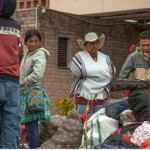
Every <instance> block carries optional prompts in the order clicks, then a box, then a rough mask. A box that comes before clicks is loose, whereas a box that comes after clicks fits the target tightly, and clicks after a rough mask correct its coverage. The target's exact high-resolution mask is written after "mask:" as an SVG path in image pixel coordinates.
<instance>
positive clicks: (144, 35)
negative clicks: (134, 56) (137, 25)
mask: <svg viewBox="0 0 150 150" xmlns="http://www.w3.org/2000/svg"><path fill="white" fill-rule="evenodd" d="M144 39H150V31H143V32H141V33H140V38H139V40H140V41H141V40H144Z"/></svg>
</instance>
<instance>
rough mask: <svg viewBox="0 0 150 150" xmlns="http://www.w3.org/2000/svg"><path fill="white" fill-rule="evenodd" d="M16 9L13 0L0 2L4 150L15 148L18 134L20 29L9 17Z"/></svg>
mask: <svg viewBox="0 0 150 150" xmlns="http://www.w3.org/2000/svg"><path fill="white" fill-rule="evenodd" d="M15 9H16V0H0V54H1V55H0V116H1V133H0V136H1V140H0V146H1V148H3V149H10V148H11V149H15V148H17V137H18V135H19V132H20V116H19V113H20V108H21V90H20V86H19V76H20V74H19V57H18V55H19V54H18V45H19V42H20V30H21V26H20V25H19V23H18V22H17V21H15V20H14V19H12V18H10V17H11V16H12V15H13V13H14V11H15Z"/></svg>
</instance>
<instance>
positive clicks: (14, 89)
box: [0, 79, 21, 149]
mask: <svg viewBox="0 0 150 150" xmlns="http://www.w3.org/2000/svg"><path fill="white" fill-rule="evenodd" d="M20 109H21V90H20V86H19V83H17V82H13V81H9V80H1V79H0V117H1V132H0V137H1V139H0V146H1V147H0V148H2V149H16V148H17V138H18V136H19V134H20V132H21V127H20Z"/></svg>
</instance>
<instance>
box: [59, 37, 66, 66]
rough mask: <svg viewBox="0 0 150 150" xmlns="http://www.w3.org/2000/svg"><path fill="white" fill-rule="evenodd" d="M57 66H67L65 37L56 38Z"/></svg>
mask: <svg viewBox="0 0 150 150" xmlns="http://www.w3.org/2000/svg"><path fill="white" fill-rule="evenodd" d="M58 66H59V67H67V39H66V38H58Z"/></svg>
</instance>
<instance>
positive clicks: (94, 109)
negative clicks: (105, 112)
mask: <svg viewBox="0 0 150 150" xmlns="http://www.w3.org/2000/svg"><path fill="white" fill-rule="evenodd" d="M86 106H87V105H81V104H78V105H77V110H78V112H79V114H80V115H82V114H83V113H86ZM102 107H103V105H93V106H92V109H91V111H90V115H89V117H88V118H90V117H91V116H92V115H93V114H94V113H95V112H97V111H99V110H100V109H101V108H102Z"/></svg>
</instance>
